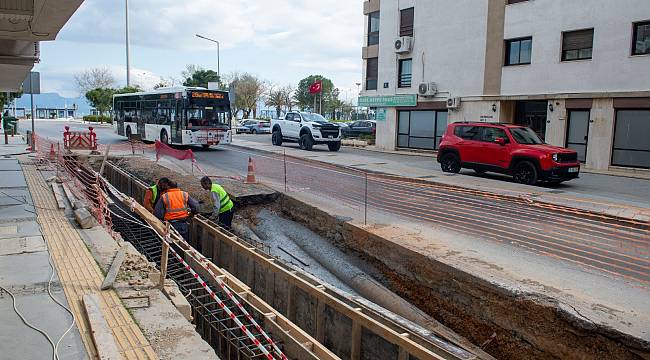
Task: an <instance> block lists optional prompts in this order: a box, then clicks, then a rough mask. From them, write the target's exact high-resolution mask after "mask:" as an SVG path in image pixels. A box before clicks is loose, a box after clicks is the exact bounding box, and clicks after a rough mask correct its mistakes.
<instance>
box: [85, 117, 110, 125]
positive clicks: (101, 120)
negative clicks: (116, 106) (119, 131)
mask: <svg viewBox="0 0 650 360" xmlns="http://www.w3.org/2000/svg"><path fill="white" fill-rule="evenodd" d="M84 121H87V122H92V123H102V124H104V123H106V124H112V123H113V118H111V117H110V116H105V115H86V116H84Z"/></svg>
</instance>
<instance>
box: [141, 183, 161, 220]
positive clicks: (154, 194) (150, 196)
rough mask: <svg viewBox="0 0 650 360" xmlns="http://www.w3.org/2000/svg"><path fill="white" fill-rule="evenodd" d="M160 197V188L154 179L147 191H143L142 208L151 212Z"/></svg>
mask: <svg viewBox="0 0 650 360" xmlns="http://www.w3.org/2000/svg"><path fill="white" fill-rule="evenodd" d="M159 198H160V189H159V188H158V181H155V182H154V183H153V185H151V186H150V187H149V188H148V189H147V191H146V192H145V193H144V208H145V209H147V210H149V212H150V213H152V214H153V209H154V208H155V207H156V203H157V202H158V199H159Z"/></svg>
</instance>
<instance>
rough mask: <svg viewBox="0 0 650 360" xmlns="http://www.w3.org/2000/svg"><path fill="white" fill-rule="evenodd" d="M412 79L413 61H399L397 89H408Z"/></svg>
mask: <svg viewBox="0 0 650 360" xmlns="http://www.w3.org/2000/svg"><path fill="white" fill-rule="evenodd" d="M412 78H413V59H404V60H400V61H399V79H398V81H397V84H398V87H400V88H410V87H411V79H412Z"/></svg>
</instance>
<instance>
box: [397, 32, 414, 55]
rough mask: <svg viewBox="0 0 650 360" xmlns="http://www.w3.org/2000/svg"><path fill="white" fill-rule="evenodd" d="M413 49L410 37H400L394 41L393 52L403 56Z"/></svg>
mask: <svg viewBox="0 0 650 360" xmlns="http://www.w3.org/2000/svg"><path fill="white" fill-rule="evenodd" d="M412 47H413V38H412V37H410V36H401V37H398V38H397V39H395V52H396V53H398V54H405V53H409V52H411V48H412Z"/></svg>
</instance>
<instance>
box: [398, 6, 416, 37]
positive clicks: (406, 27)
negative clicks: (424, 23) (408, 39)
mask: <svg viewBox="0 0 650 360" xmlns="http://www.w3.org/2000/svg"><path fill="white" fill-rule="evenodd" d="M414 23H415V8H408V9H404V10H402V11H400V27H399V36H413V24H414Z"/></svg>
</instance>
